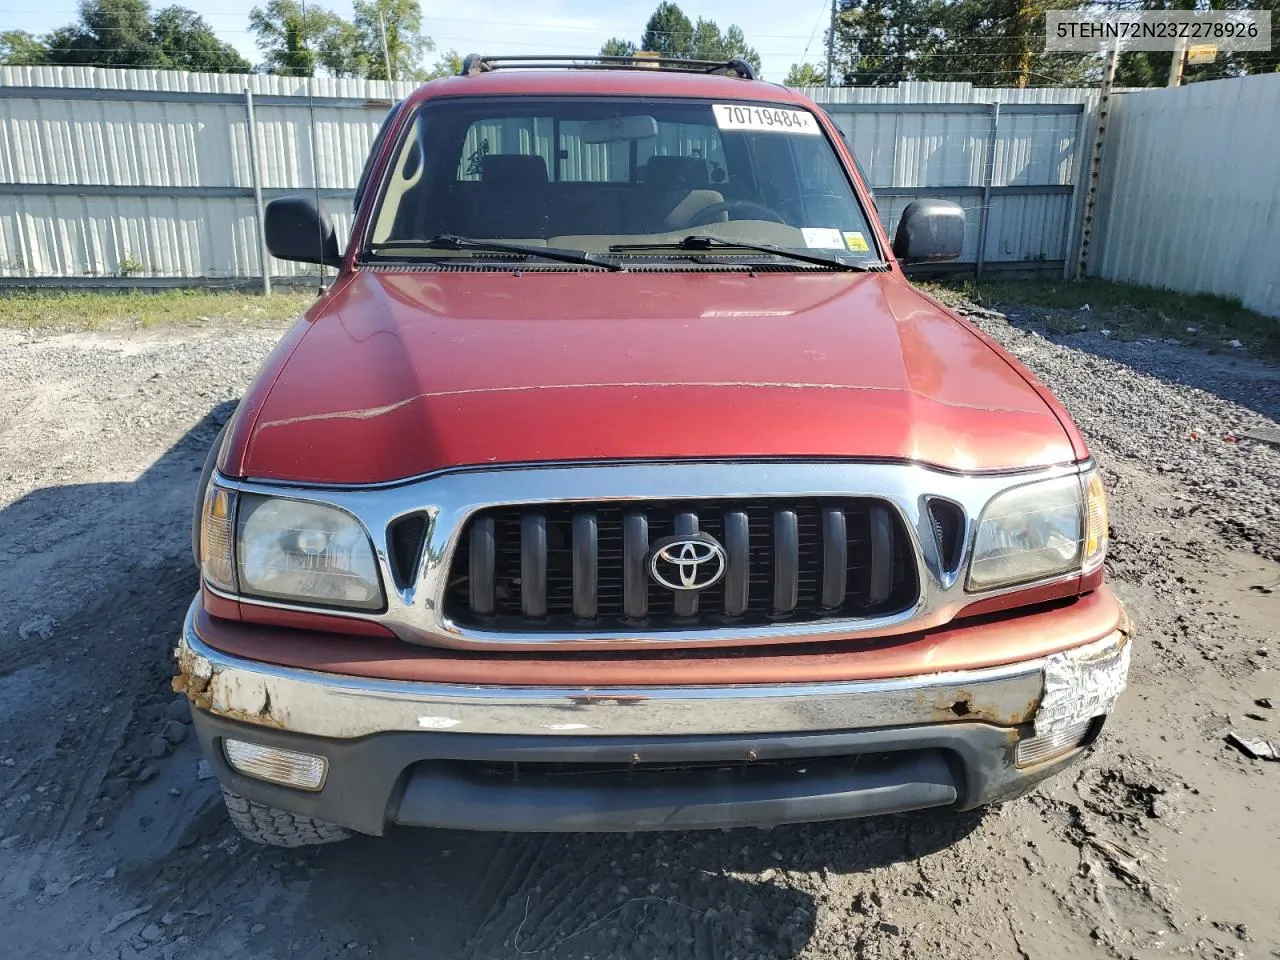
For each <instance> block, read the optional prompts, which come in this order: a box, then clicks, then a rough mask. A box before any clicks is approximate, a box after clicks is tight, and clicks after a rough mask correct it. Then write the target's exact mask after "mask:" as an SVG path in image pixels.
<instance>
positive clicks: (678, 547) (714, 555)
mask: <svg viewBox="0 0 1280 960" xmlns="http://www.w3.org/2000/svg"><path fill="white" fill-rule="evenodd" d="M728 567H729V557H728V555H727V554H726V553H725V552H724V547H722V546H720V544H719V542H718V541H717V540H716V538H715V537H713V536H711V535H710V534H707V533H693V534H687V535H685V536H676V537H664V538H663V539H661V540H659V541H658V542H657V543H655V544H654V545H653V551H652V552H651V553H650V554H649V576H651V577H652V578H653V581H654V583H657V584H659V585H660V586H664V587H666V588H667V589H668V590H680V591H685V590H705V589H707V587H710V586H712V585H713V584H716V583H719V582H720V580H721V579H722V578H723V577H724V575H725V572H726V571H727V569H728Z"/></svg>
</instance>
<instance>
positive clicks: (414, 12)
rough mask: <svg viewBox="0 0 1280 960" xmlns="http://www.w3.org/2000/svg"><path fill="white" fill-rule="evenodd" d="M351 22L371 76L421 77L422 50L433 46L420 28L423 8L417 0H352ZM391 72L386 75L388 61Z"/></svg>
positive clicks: (423, 52) (431, 49)
mask: <svg viewBox="0 0 1280 960" xmlns="http://www.w3.org/2000/svg"><path fill="white" fill-rule="evenodd" d="M352 7H353V8H354V10H355V17H354V18H353V19H352V24H353V25H354V27H355V29H356V33H357V34H358V35H359V38H360V49H361V51H362V52H363V54H364V56H365V57H366V58H367V61H368V64H369V68H368V72H367V73H366V74H365V76H366V77H368V78H369V79H370V80H390V79H396V80H421V79H422V78H423V77H425V76H426V73H427V71H426V70H425V69H424V68H423V64H422V59H423V56H424V55H425V54H428V53H431V52H432V51H433V50H435V48H436V45H435V44H434V43H433V42H432V40H431V38H430V37H428V36H427V35H426V34H425V33H423V32H422V8H421V7H420V6H419V5H418V0H354V2H353V3H352ZM388 61H390V63H391V76H390V77H388V76H387V62H388Z"/></svg>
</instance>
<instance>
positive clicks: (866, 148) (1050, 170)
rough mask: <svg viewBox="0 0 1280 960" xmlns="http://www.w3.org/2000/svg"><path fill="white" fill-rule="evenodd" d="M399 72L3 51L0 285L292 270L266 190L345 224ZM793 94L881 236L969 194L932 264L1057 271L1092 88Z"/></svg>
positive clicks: (1068, 230)
mask: <svg viewBox="0 0 1280 960" xmlns="http://www.w3.org/2000/svg"><path fill="white" fill-rule="evenodd" d="M415 86H416V85H415V84H412V83H403V82H401V83H387V82H385V81H371V80H352V79H333V78H316V79H314V80H310V79H306V78H296V77H274V76H258V75H250V76H238V75H215V74H193V73H181V72H175V71H148V70H116V69H100V68H93V67H0V285H11V286H12V285H21V286H32V285H39V286H55V287H70V286H87V287H112V286H115V287H147V286H233V285H234V286H246V285H249V286H258V287H262V288H264V289H269V288H270V284H271V282H272V281H273V280H274V281H276V282H281V281H300V280H302V279H303V278H304V277H305V276H306V275H307V271H308V270H312V271H313V270H314V268H308V267H305V266H301V265H298V264H290V263H285V262H282V261H279V260H275V259H274V258H271V257H270V256H269V255H268V254H267V252H266V249H265V246H264V244H263V241H262V231H261V222H262V208H263V206H264V204H265V203H266V202H268V201H270V200H272V199H274V198H276V197H279V196H284V195H286V194H290V193H298V192H308V193H311V192H312V191H314V190H315V189H316V188H317V186H318V188H319V194H320V197H321V199H322V201H324V202H325V203H326V206H327V207H328V208H329V211H330V213H331V214H332V215H333V217H334V221H335V223H336V226H337V228H338V231H339V236H340V237H345V235H346V233H347V231H349V230H350V226H351V198H352V196H353V192H354V189H355V184H356V180H357V178H358V177H359V174H360V170H361V167H362V165H363V163H364V159H365V156H366V154H367V152H368V150H369V146H370V144H371V143H372V141H373V138H374V136H375V134H376V133H377V130H378V126H379V124H380V122H381V120H382V117H383V116H384V114H385V112H386V110H387V109H388V107H389V106H390V105H391V103H392V102H394V101H395V100H397V99H399V98H401V97H404V96H406V95H407V94H409V93H410V92H412V90H413V89H414V88H415ZM805 92H806V93H807V94H809V95H810V96H811V97H812V98H813V99H815V100H817V101H818V102H819V103H820V104H821V105H822V106H823V108H824V109H826V110H827V111H828V112H829V113H830V114H831V116H832V117H833V119H834V120H835V123H836V124H837V126H839V127H840V129H841V131H842V132H843V133H844V135H845V136H846V138H847V139H848V141H849V143H850V145H851V146H852V147H853V149H854V152H855V154H856V155H857V156H858V158H859V162H860V163H861V165H862V168H863V170H864V171H865V173H866V175H867V178H868V179H869V181H870V184H871V186H872V188H873V191H874V193H875V198H876V203H877V206H878V213H879V215H880V218H881V220H882V222H883V223H884V224H885V226H886V228H887V229H888V230H889V231H890V233H891V234H892V231H893V228H894V227H895V226H896V224H897V220H898V217H899V216H900V215H901V212H902V210H903V208H905V206H906V205H907V204H908V203H909V202H910V201H911V200H913V199H915V198H917V197H922V196H931V197H940V198H943V199H951V200H955V201H956V202H958V203H960V205H961V206H963V207H964V208H965V211H966V218H967V224H966V228H967V229H966V241H965V251H964V253H963V255H962V257H961V258H960V260H959V261H957V262H956V263H953V264H944V265H940V267H939V268H938V269H944V270H962V271H970V272H976V273H982V272H984V271H996V270H1001V271H1009V270H1016V271H1020V272H1026V271H1033V272H1036V273H1047V274H1050V275H1056V276H1063V275H1064V273H1069V272H1070V269H1071V268H1072V267H1073V265H1074V258H1073V250H1074V246H1075V244H1076V242H1077V240H1076V234H1077V223H1078V219H1079V205H1080V197H1079V190H1078V189H1077V187H1076V184H1078V183H1079V182H1080V175H1081V169H1082V166H1083V162H1084V159H1085V158H1084V153H1085V152H1086V151H1084V150H1083V149H1082V144H1084V143H1086V142H1087V139H1086V138H1087V136H1088V127H1089V123H1090V111H1091V109H1092V104H1093V103H1094V101H1095V99H1096V94H1095V92H1094V91H1092V90H1085V89H1068V88H1037V89H1028V90H1016V89H988V88H977V87H973V86H972V85H970V84H967V83H904V84H900V85H898V86H896V87H874V88H848V87H845V88H833V89H828V88H824V87H820V88H812V89H808V90H806V91H805ZM311 275H312V276H314V272H312V273H311Z"/></svg>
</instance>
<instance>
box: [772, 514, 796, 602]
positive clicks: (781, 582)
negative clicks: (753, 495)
mask: <svg viewBox="0 0 1280 960" xmlns="http://www.w3.org/2000/svg"><path fill="white" fill-rule="evenodd" d="M773 568H774V570H773V612H774V613H775V614H777V615H779V616H781V615H785V614H788V613H790V612H791V611H792V610H794V609H795V608H796V603H797V602H798V601H799V593H800V529H799V524H798V522H797V520H796V512H795V511H794V510H777V511H775V512H774V514H773Z"/></svg>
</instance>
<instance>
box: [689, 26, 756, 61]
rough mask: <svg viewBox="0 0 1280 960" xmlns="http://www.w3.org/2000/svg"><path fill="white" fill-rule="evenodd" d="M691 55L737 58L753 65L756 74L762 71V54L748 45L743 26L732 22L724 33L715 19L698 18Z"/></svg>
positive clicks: (722, 58) (720, 58) (704, 58)
mask: <svg viewBox="0 0 1280 960" xmlns="http://www.w3.org/2000/svg"><path fill="white" fill-rule="evenodd" d="M689 56H690V57H692V59H694V60H715V61H718V62H724V61H728V60H733V59H734V58H737V59H739V60H745V61H746V62H747V63H749V64H750V65H751V69H752V70H753V71H755V73H756V74H759V73H760V54H758V53H757V52H756V51H755V49H754V48H752V47H749V46H747V38H746V37H745V36H744V35H743V33H742V28H741V27H739V26H738V25H737V24H736V23H735V24H731V25H730V27H729V29H728V30H726V31H725V32H724V33H721V32H720V27H719V26H717V25H716V22H715V21H714V20H706V19H703V18H702V17H699V18H698V22H697V24H696V25H695V26H694V28H693V41H692V45H691V47H690V48H689Z"/></svg>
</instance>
